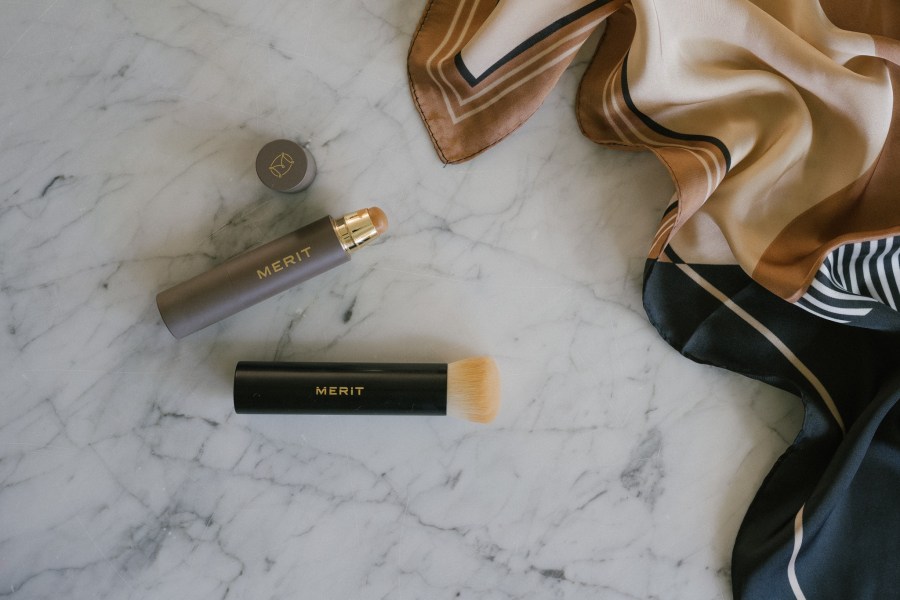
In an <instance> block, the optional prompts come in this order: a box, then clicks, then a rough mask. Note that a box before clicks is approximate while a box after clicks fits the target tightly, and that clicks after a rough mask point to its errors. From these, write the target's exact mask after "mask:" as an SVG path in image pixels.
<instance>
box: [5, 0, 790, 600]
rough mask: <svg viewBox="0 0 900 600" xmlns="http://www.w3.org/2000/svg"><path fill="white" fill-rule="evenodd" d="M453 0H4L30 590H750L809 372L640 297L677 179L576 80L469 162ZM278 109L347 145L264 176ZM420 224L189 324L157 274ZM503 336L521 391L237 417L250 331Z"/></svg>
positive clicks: (16, 559)
mask: <svg viewBox="0 0 900 600" xmlns="http://www.w3.org/2000/svg"><path fill="white" fill-rule="evenodd" d="M423 6H424V2H423V1H422V0H308V1H304V2H286V1H283V0H275V1H273V2H262V1H257V0H253V1H245V0H240V1H239V0H227V1H219V2H212V1H209V0H193V1H192V0H185V1H179V0H164V1H162V2H158V3H157V2H128V1H118V2H117V1H109V0H0V82H2V84H0V286H2V287H0V315H2V320H3V322H2V330H0V364H2V365H3V366H2V372H0V374H2V377H0V597H2V598H15V599H17V600H18V599H20V598H21V599H25V598H54V599H56V598H68V599H116V600H118V599H137V598H178V599H180V600H184V599H201V598H202V599H225V598H228V599H232V598H254V599H269V598H273V599H274V598H303V599H306V598H310V599H316V600H323V599H327V600H331V599H354V600H355V599H369V598H401V599H443V598H448V599H451V598H462V599H474V598H478V599H508V598H604V599H607V598H608V599H620V598H622V599H624V598H666V599H673V598H684V599H692V600H693V599H701V600H702V599H718V598H728V597H730V591H729V590H730V588H729V575H728V572H729V556H730V551H731V546H732V542H733V539H734V535H735V532H736V531H737V527H738V525H739V523H740V520H741V518H742V517H743V514H744V511H745V510H746V507H747V505H748V503H749V501H750V499H751V498H752V496H753V493H754V492H755V490H756V488H757V486H758V485H759V483H760V481H761V480H762V478H763V477H764V475H765V473H766V472H767V471H768V469H769V467H770V466H771V464H772V463H773V462H774V460H775V459H776V457H777V456H778V455H779V454H780V453H781V452H782V451H783V449H784V448H785V446H786V444H787V443H788V441H789V440H790V438H791V437H792V436H793V435H794V433H795V432H796V430H797V428H798V426H799V422H800V418H801V412H800V410H799V406H798V404H799V403H798V402H797V401H796V400H795V399H794V398H793V397H790V396H787V395H786V394H783V393H781V392H777V391H775V390H773V389H771V388H768V387H766V386H764V385H762V384H758V383H756V382H752V381H749V380H745V379H742V378H740V377H738V376H736V375H733V374H730V373H725V372H722V371H720V370H717V369H713V368H710V367H703V366H699V365H695V364H693V363H691V362H689V361H688V360H686V359H684V358H682V357H681V356H679V355H678V354H677V353H676V352H674V351H673V350H671V349H670V348H669V347H668V346H666V345H665V343H664V342H663V341H662V340H661V338H660V337H659V336H658V335H657V334H656V332H655V331H654V330H653V329H652V327H651V326H650V324H649V323H648V322H647V319H646V318H645V316H644V313H643V309H642V307H641V301H640V281H641V274H642V268H643V263H644V255H645V252H646V249H647V247H648V244H649V241H650V238H651V236H652V234H653V232H654V230H655V228H656V223H657V220H658V217H659V215H660V213H661V210H662V209H663V207H664V206H665V204H666V203H667V201H668V198H669V196H670V194H671V184H670V183H669V181H668V178H667V176H666V174H665V172H664V170H663V169H662V168H661V167H660V166H659V165H658V164H656V162H655V161H654V159H653V158H652V157H650V156H648V155H640V154H627V153H617V152H613V151H610V150H605V149H602V148H599V147H596V146H594V145H592V144H591V143H590V142H588V141H587V140H585V139H584V138H582V137H581V136H580V134H579V133H578V128H577V125H576V123H575V119H574V115H573V108H572V107H573V96H574V93H575V89H576V85H577V82H578V77H579V74H580V72H581V71H582V69H583V68H584V64H585V60H586V59H587V53H585V52H582V54H581V55H580V57H579V59H578V61H577V62H576V64H574V65H573V66H572V67H571V68H570V69H569V71H568V72H567V74H566V75H565V77H564V78H563V79H562V81H561V82H560V85H559V86H558V87H557V89H556V90H555V91H554V92H553V94H552V95H551V96H550V98H549V99H548V101H547V102H546V103H545V105H544V106H543V107H542V108H541V110H540V111H539V112H538V113H537V114H536V115H535V116H534V117H533V118H532V119H531V120H530V121H529V122H528V123H527V124H526V125H525V126H524V127H523V128H522V129H520V130H519V131H518V132H516V133H515V134H514V135H513V136H511V137H510V138H509V139H507V140H505V141H504V142H503V143H502V144H500V145H499V146H497V147H495V148H493V149H492V150H491V151H489V152H488V153H486V154H484V155H482V156H480V157H478V158H476V159H475V160H473V161H472V162H469V163H467V164H465V165H458V166H449V167H444V166H442V165H441V164H440V162H439V161H438V159H437V157H436V155H435V154H434V152H433V151H432V148H431V145H430V142H429V140H428V136H427V134H426V132H425V130H424V128H423V126H422V124H421V123H420V121H419V118H418V116H417V114H416V111H415V109H414V107H413V105H412V103H411V101H410V98H409V92H408V89H407V83H406V71H405V59H406V52H407V48H408V44H409V40H410V37H411V35H412V32H413V30H414V28H415V26H416V24H417V22H418V18H419V15H420V12H421V10H422V8H423ZM276 137H290V138H294V139H297V140H300V141H302V142H305V143H308V145H309V148H310V149H311V151H312V152H313V154H314V155H315V156H316V158H317V160H318V163H319V167H320V173H319V176H318V178H317V180H316V181H315V183H314V184H313V186H312V188H310V189H309V190H308V191H307V192H304V193H302V194H300V195H296V196H288V195H278V194H276V193H274V192H270V191H268V190H266V189H265V188H264V187H263V186H262V185H261V184H260V183H259V181H258V180H257V179H256V176H255V173H254V170H253V161H254V157H255V154H256V151H257V150H258V149H259V148H260V147H261V146H262V145H263V144H264V143H265V142H267V141H269V140H270V139H273V138H276ZM372 203H376V204H378V205H380V206H381V207H382V208H384V210H385V211H386V212H387V213H388V216H389V217H390V219H391V225H392V229H391V231H390V234H389V235H388V236H387V237H385V238H384V239H383V240H381V241H379V242H378V243H377V244H375V245H373V246H371V247H370V248H368V249H366V250H364V251H361V252H359V253H357V254H356V255H355V256H354V259H353V261H352V262H351V263H349V264H347V265H344V266H342V267H341V268H340V269H337V270H335V271H332V272H330V273H328V274H325V275H323V276H321V277H319V278H317V279H315V280H313V281H311V282H308V283H307V284H304V285H303V286H301V287H299V288H296V289H294V290H291V291H289V292H287V293H285V294H283V295H281V296H279V297H278V298H276V299H272V300H269V301H267V302H265V303H263V304H260V305H258V306H256V307H254V308H252V309H249V310H247V311H245V312H243V313H241V314H239V315H238V316H236V317H233V318H231V319H229V320H228V321H226V322H223V323H221V324H219V325H216V326H213V327H211V328H209V329H207V330H204V331H202V332H200V333H197V334H195V335H192V336H190V337H188V338H185V339H183V340H181V341H176V340H175V339H173V338H172V337H171V336H170V335H169V333H168V332H167V331H166V329H165V328H164V327H163V325H162V323H161V321H160V318H159V315H158V313H157V311H156V307H155V304H154V296H155V294H156V292H157V291H159V290H161V289H163V288H165V287H167V286H168V285H170V284H173V283H175V282H177V281H180V280H182V279H185V278H187V277H189V276H191V275H194V274H196V273H198V272H200V271H202V270H204V269H205V268H207V267H209V266H210V265H212V264H215V263H216V262H218V261H221V260H222V259H224V258H227V257H228V256H230V255H233V254H235V253H236V252H238V251H240V250H243V249H245V248H248V247H250V246H252V245H254V244H256V243H258V242H261V241H264V240H267V239H272V238H274V237H277V236H278V235H280V234H282V233H286V232H288V231H290V230H292V229H294V228H296V227H298V226H300V225H301V224H303V223H305V222H309V221H311V220H313V219H315V218H318V217H320V216H322V215H324V214H326V213H331V214H340V213H343V212H346V211H349V210H353V209H356V208H361V207H363V206H368V205H370V204H372ZM474 354H490V355H493V356H494V357H496V359H497V361H498V363H499V365H500V369H501V373H502V377H503V386H504V388H503V406H502V409H501V412H500V415H499V417H498V419H497V421H496V422H495V423H493V424H491V425H488V426H479V425H474V424H470V423H467V422H461V421H456V420H453V419H450V418H394V417H385V418H365V417H354V418H339V417H306V418H304V417H265V416H237V415H235V414H234V413H233V410H232V406H231V374H232V369H233V367H234V364H235V362H236V361H237V360H241V359H261V360H266V359H279V360H304V359H309V360H317V359H318V360H348V361H349V360H385V361H453V360H458V359H460V358H463V357H466V356H469V355H474Z"/></svg>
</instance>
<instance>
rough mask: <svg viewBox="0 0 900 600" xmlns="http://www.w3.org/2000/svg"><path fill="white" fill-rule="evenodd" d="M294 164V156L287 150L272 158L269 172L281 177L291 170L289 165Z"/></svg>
mask: <svg viewBox="0 0 900 600" xmlns="http://www.w3.org/2000/svg"><path fill="white" fill-rule="evenodd" d="M293 166H294V157H292V156H291V155H290V154H288V153H287V152H282V153H281V154H279V155H278V156H276V157H275V158H273V159H272V163H271V164H270V165H269V173H271V174H272V175H274V176H275V177H277V178H278V179H281V178H282V177H284V176H285V175H287V174H288V172H289V171H290V170H291V167H293Z"/></svg>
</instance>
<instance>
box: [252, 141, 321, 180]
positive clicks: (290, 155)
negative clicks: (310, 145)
mask: <svg viewBox="0 0 900 600" xmlns="http://www.w3.org/2000/svg"><path fill="white" fill-rule="evenodd" d="M256 174H257V175H258V176H259V180H260V181H262V182H263V184H265V186H266V187H268V188H271V189H273V190H275V191H276V192H299V191H301V190H304V189H306V188H307V187H309V185H310V184H311V183H312V182H313V179H315V177H316V161H315V159H314V158H313V156H312V154H310V152H309V150H307V149H306V148H304V147H303V146H301V145H300V144H298V143H296V142H292V141H291V140H275V141H273V142H269V143H268V144H266V145H265V146H263V147H262V150H260V151H259V154H257V155H256Z"/></svg>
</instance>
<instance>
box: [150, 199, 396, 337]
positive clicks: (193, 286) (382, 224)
mask: <svg viewBox="0 0 900 600" xmlns="http://www.w3.org/2000/svg"><path fill="white" fill-rule="evenodd" d="M386 230H387V217H386V216H385V214H384V212H382V211H381V209H379V208H375V207H372V208H367V209H362V210H358V211H356V212H352V213H348V214H346V215H344V216H343V217H341V218H339V219H333V218H331V217H323V218H321V219H319V220H318V221H314V222H312V223H310V224H309V225H306V226H304V227H301V228H300V229H298V230H296V231H294V232H292V233H289V234H287V235H285V236H282V237H280V238H278V239H277V240H273V241H271V242H269V243H267V244H263V245H262V246H258V247H256V248H253V249H251V250H248V251H247V252H244V253H242V254H239V255H237V256H235V257H234V258H231V259H229V260H227V261H225V262H224V263H222V264H221V265H218V266H217V267H214V268H213V269H211V270H209V271H207V272H205V273H203V274H201V275H198V276H196V277H194V278H193V279H189V280H187V281H185V282H183V283H179V284H178V285H176V286H174V287H171V288H169V289H167V290H165V291H163V292H160V293H159V294H158V295H157V296H156V305H157V307H158V308H159V314H160V316H162V320H163V322H164V323H165V324H166V327H168V329H169V331H170V332H171V333H172V335H174V336H175V337H176V338H182V337H184V336H186V335H189V334H191V333H194V332H195V331H199V330H200V329H203V328H204V327H207V326H208V325H212V324H213V323H217V322H219V321H221V320H222V319H225V318H226V317H230V316H231V315H233V314H235V313H237V312H238V311H241V310H243V309H245V308H247V307H249V306H253V305H254V304H257V303H258V302H262V301H263V300H265V299H267V298H271V297H272V296H274V295H275V294H278V293H280V292H283V291H284V290H286V289H288V288H291V287H293V286H295V285H297V284H299V283H302V282H304V281H306V280H307V279H310V278H312V277H315V276H316V275H318V274H320V273H324V272H325V271H328V270H329V269H333V268H334V267H336V266H338V265H340V264H343V263H345V262H347V261H348V260H350V254H351V253H352V252H354V251H355V250H357V249H359V248H360V247H362V246H364V245H365V244H367V243H368V242H370V241H372V240H373V239H375V238H376V237H378V236H379V235H381V234H382V233H384V232H385V231H386Z"/></svg>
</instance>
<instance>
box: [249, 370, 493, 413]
mask: <svg viewBox="0 0 900 600" xmlns="http://www.w3.org/2000/svg"><path fill="white" fill-rule="evenodd" d="M499 405H500V374H499V371H498V370H497V365H496V364H495V363H494V361H493V359H491V358H488V357H484V356H482V357H475V358H467V359H464V360H459V361H456V362H453V363H450V364H432V363H409V364H407V363H325V362H308V363H306V362H303V363H288V362H239V363H238V364H237V367H236V368H235V371H234V410H235V412H237V413H267V414H305V415H451V416H454V417H457V418H460V419H466V420H469V421H476V422H479V423H488V422H490V421H492V420H493V419H494V417H495V416H496V415H497V410H498V408H499Z"/></svg>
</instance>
